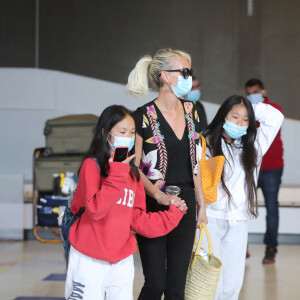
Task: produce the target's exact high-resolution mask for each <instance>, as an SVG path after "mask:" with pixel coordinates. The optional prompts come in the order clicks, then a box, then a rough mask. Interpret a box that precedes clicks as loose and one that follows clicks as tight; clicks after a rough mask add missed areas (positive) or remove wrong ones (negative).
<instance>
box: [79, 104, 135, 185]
mask: <svg viewBox="0 0 300 300" xmlns="http://www.w3.org/2000/svg"><path fill="white" fill-rule="evenodd" d="M126 116H130V117H132V118H133V115H132V112H131V111H130V110H128V109H127V108H126V107H124V106H122V105H112V106H109V107H107V108H106V109H104V111H103V112H102V114H101V116H100V118H99V120H98V123H97V126H96V132H95V135H94V138H93V140H92V143H91V145H90V148H89V150H88V151H87V153H86V154H85V156H84V158H83V160H84V159H86V158H94V157H95V158H96V159H97V160H98V163H99V166H100V169H101V176H103V177H107V176H108V174H107V170H108V169H109V165H108V160H109V158H110V156H111V154H110V149H111V148H110V146H109V144H108V141H107V136H108V134H109V132H110V131H111V129H112V128H113V127H114V126H115V125H116V124H117V123H119V122H120V121H122V120H123V119H124V118H125V117H126ZM133 120H134V118H133ZM129 154H130V155H132V154H134V147H133V148H132V150H131V151H130V153H129ZM129 166H130V168H131V171H132V173H133V174H134V175H135V177H136V179H137V181H139V180H140V173H139V171H138V168H137V167H136V165H135V163H134V159H133V160H131V162H130V163H129Z"/></svg>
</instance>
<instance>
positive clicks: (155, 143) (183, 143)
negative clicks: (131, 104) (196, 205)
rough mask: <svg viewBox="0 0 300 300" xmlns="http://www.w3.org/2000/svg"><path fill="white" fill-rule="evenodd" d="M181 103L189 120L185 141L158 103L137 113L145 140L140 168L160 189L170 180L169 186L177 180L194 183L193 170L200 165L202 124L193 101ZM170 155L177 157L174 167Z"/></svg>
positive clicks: (138, 123) (150, 103) (142, 108)
mask: <svg viewBox="0 0 300 300" xmlns="http://www.w3.org/2000/svg"><path fill="white" fill-rule="evenodd" d="M180 101H181V103H182V105H183V108H184V112H185V120H186V128H185V131H184V135H183V137H182V139H181V140H179V139H178V138H177V137H176V135H175V133H174V132H173V130H172V129H171V127H170V126H169V124H168V123H167V121H166V120H165V119H164V116H163V115H162V113H161V112H160V111H159V109H158V107H157V106H156V104H155V102H154V100H153V101H151V102H149V103H147V104H145V105H144V106H141V107H139V108H138V109H137V110H136V111H135V112H134V118H135V122H136V131H137V133H138V134H139V135H140V136H141V137H142V138H143V152H142V158H141V163H140V169H141V170H142V171H143V173H144V174H145V175H146V176H147V177H148V178H149V180H150V181H151V182H152V183H153V184H154V185H156V186H157V187H158V188H159V189H162V188H163V187H164V185H165V184H166V181H167V182H168V184H170V183H172V184H175V183H178V182H174V180H176V179H177V180H183V181H184V182H181V183H185V181H191V182H193V172H192V170H194V168H195V166H196V157H197V156H196V152H197V151H198V143H199V140H200V139H199V132H200V128H201V124H200V119H199V116H198V113H197V109H196V106H195V105H194V104H193V102H189V101H185V100H182V99H180ZM170 140H172V141H170ZM176 151H177V152H178V153H176ZM170 155H172V157H173V159H172V160H171V161H172V166H169V162H170ZM180 155H181V157H180ZM176 156H177V158H176ZM174 157H175V159H174ZM176 168H178V169H177V171H176ZM169 171H170V172H169ZM174 171H175V172H176V173H175V175H174ZM171 172H172V174H170V173H171ZM170 180H171V182H170Z"/></svg>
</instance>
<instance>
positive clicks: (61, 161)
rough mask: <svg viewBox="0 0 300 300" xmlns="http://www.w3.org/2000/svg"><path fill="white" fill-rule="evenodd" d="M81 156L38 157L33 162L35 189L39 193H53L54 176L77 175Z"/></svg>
mask: <svg viewBox="0 0 300 300" xmlns="http://www.w3.org/2000/svg"><path fill="white" fill-rule="evenodd" d="M82 159H83V155H70V156H49V157H42V156H40V157H38V158H36V159H35V162H34V177H35V188H36V190H38V191H39V192H53V187H54V175H55V174H59V173H66V172H72V173H74V174H77V172H78V169H79V167H80V165H81V163H82Z"/></svg>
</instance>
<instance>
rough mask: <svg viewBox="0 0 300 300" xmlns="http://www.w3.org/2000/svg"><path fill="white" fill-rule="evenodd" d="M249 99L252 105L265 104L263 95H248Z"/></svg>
mask: <svg viewBox="0 0 300 300" xmlns="http://www.w3.org/2000/svg"><path fill="white" fill-rule="evenodd" d="M247 99H248V100H249V101H250V102H251V103H252V104H257V103H260V102H263V101H264V100H265V99H264V97H263V96H262V94H261V93H256V94H251V95H248V96H247Z"/></svg>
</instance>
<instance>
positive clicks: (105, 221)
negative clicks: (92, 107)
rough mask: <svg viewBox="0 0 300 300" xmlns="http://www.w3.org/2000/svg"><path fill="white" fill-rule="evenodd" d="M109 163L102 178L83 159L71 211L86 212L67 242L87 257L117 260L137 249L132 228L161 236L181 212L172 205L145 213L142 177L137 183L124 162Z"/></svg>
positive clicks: (174, 222)
mask: <svg viewBox="0 0 300 300" xmlns="http://www.w3.org/2000/svg"><path fill="white" fill-rule="evenodd" d="M109 166H110V169H109V173H108V177H106V178H104V177H102V178H101V175H100V172H99V168H98V166H97V164H96V163H95V161H94V160H93V159H92V158H88V159H85V160H84V162H83V164H82V166H81V169H80V172H79V181H78V186H77V189H76V192H75V194H74V197H73V200H72V205H71V211H72V212H73V213H76V212H77V211H78V210H79V208H80V207H85V212H84V213H83V214H82V216H81V217H80V218H78V219H77V220H76V222H75V223H74V224H73V226H72V227H71V229H70V234H69V241H70V243H71V245H72V246H73V247H74V248H75V249H76V250H78V251H80V252H81V253H83V254H85V255H87V256H90V257H93V258H96V259H99V260H103V261H107V262H109V263H116V262H118V261H120V260H122V259H124V258H126V257H128V256H129V255H131V254H133V253H134V252H135V251H136V250H137V246H136V239H135V236H134V235H133V233H132V232H131V230H133V231H135V232H137V233H139V234H141V235H144V236H146V237H149V238H153V237H158V236H162V235H165V234H167V233H169V232H170V231H171V230H172V229H174V228H175V227H176V226H177V225H178V223H179V221H180V220H181V218H182V216H183V213H182V212H181V211H180V210H179V209H178V208H177V207H176V206H175V205H173V204H171V205H170V208H169V210H168V211H161V212H157V213H146V203H145V191H144V186H143V182H142V180H140V181H139V182H137V180H136V178H135V176H134V175H132V173H131V172H130V167H129V165H127V164H124V163H120V162H112V163H109ZM100 181H101V183H100Z"/></svg>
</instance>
